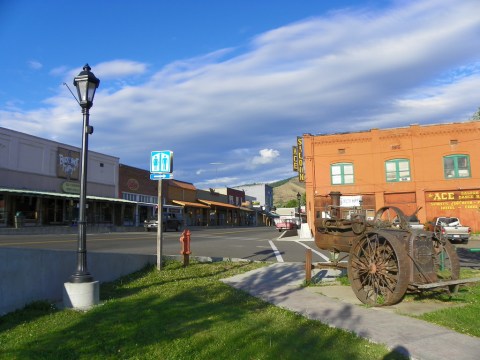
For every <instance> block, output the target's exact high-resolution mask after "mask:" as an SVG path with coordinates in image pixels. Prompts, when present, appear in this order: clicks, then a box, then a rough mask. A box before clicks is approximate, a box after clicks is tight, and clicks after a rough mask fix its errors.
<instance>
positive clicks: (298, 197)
mask: <svg viewBox="0 0 480 360" xmlns="http://www.w3.org/2000/svg"><path fill="white" fill-rule="evenodd" d="M300 200H302V195H300V193H297V201H298V218H299V220H300V226H302V214H301V213H302V207H301V206H300Z"/></svg>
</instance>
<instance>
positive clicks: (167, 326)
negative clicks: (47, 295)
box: [0, 262, 404, 360]
mask: <svg viewBox="0 0 480 360" xmlns="http://www.w3.org/2000/svg"><path fill="white" fill-rule="evenodd" d="M259 266H263V264H258V263H231V262H223V263H213V264H200V263H192V264H191V265H190V266H189V267H187V268H183V267H182V265H181V264H180V263H178V262H167V263H166V265H165V268H164V269H162V271H157V270H156V269H155V267H149V268H146V269H144V270H142V271H140V272H137V273H134V274H132V275H130V276H127V277H124V278H121V279H119V280H117V281H115V282H112V283H107V284H102V285H101V292H100V293H101V297H102V299H101V300H102V304H101V305H99V306H97V307H95V308H94V309H92V310H90V311H88V312H79V311H74V310H69V309H65V310H58V309H56V308H55V307H54V306H52V305H51V304H49V303H46V302H37V303H34V304H32V305H30V306H28V307H26V308H25V309H23V310H21V311H16V312H14V313H11V314H7V315H5V316H3V317H0V359H49V360H51V359H169V360H170V359H275V360H278V359H301V358H315V359H353V360H355V359H358V360H361V359H382V358H384V357H385V356H388V359H404V357H402V356H401V355H399V354H396V353H391V352H389V351H388V350H387V349H386V348H385V347H383V346H381V345H377V344H372V343H370V342H369V341H367V340H364V339H361V338H359V337H357V336H356V335H355V334H353V333H349V332H346V331H343V330H338V329H334V328H330V327H328V326H326V325H323V324H321V323H320V322H318V321H312V320H308V319H306V318H304V317H302V316H299V315H297V314H295V313H292V312H290V311H287V310H284V309H280V308H277V307H275V306H273V305H270V304H268V303H266V302H264V301H262V300H259V299H256V298H254V297H252V296H250V295H248V294H246V293H244V292H242V291H239V290H236V289H233V288H231V287H229V286H227V285H225V284H223V283H222V282H220V281H218V280H219V279H221V278H226V277H229V276H233V275H236V274H238V273H242V272H245V271H248V270H252V269H255V268H257V267H259Z"/></svg>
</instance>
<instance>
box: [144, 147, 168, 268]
mask: <svg viewBox="0 0 480 360" xmlns="http://www.w3.org/2000/svg"><path fill="white" fill-rule="evenodd" d="M172 172H173V151H170V150H163V151H152V152H151V153H150V180H158V207H157V209H158V210H157V224H158V226H157V269H158V270H161V269H162V266H163V264H162V255H163V197H162V190H163V182H162V180H163V179H173V174H172Z"/></svg>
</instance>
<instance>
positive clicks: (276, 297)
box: [222, 263, 480, 360]
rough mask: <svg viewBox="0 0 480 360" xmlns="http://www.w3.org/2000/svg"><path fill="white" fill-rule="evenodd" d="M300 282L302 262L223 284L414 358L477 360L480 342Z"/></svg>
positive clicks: (234, 279)
mask: <svg viewBox="0 0 480 360" xmlns="http://www.w3.org/2000/svg"><path fill="white" fill-rule="evenodd" d="M304 279H305V268H304V264H303V263H276V264H273V265H270V266H267V267H264V268H261V269H257V270H253V271H250V272H247V273H245V274H241V275H237V276H234V277H231V278H228V279H223V280H222V281H223V282H224V283H225V284H228V285H230V286H232V287H234V288H237V289H241V290H243V291H246V292H248V293H249V294H251V295H253V296H255V297H258V298H260V299H263V300H265V301H267V302H269V303H271V304H274V305H276V306H279V307H282V308H285V309H288V310H290V311H294V312H296V313H298V314H301V315H303V316H305V317H307V318H309V319H312V320H318V321H321V322H322V323H324V324H327V325H329V326H331V327H335V328H339V329H343V330H346V331H352V332H354V333H356V334H357V335H358V336H360V337H363V338H366V339H369V340H371V341H373V342H375V343H380V344H384V345H386V346H387V347H388V348H389V349H392V350H393V349H395V350H396V351H398V352H401V353H403V354H404V355H407V356H409V357H411V358H414V359H421V360H430V359H431V360H438V359H456V360H469V359H471V360H474V359H475V360H477V359H479V354H480V339H479V338H475V337H471V336H467V335H462V334H459V333H456V332H454V331H452V330H449V329H446V328H443V327H440V326H437V325H434V324H430V323H428V322H425V321H422V320H417V319H414V318H410V317H408V316H403V315H399V314H397V313H395V312H393V311H392V309H388V308H387V307H385V308H366V307H364V306H359V305H355V304H354V303H355V299H356V298H355V295H354V294H353V291H350V293H349V292H348V291H345V287H342V290H341V291H342V293H341V294H340V293H339V292H337V293H335V290H332V292H331V293H330V294H328V296H327V295H324V294H320V293H319V292H317V290H318V288H315V287H307V288H305V287H301V284H302V283H303V281H304ZM339 299H342V300H339ZM389 308H392V307H389Z"/></svg>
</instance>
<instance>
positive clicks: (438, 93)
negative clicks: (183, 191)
mask: <svg viewBox="0 0 480 360" xmlns="http://www.w3.org/2000/svg"><path fill="white" fill-rule="evenodd" d="M393 4H394V5H393V6H391V7H390V8H387V9H384V10H375V11H372V10H368V9H360V10H345V11H341V12H335V13H332V14H329V15H325V16H321V17H316V18H309V19H307V20H305V21H300V22H297V23H295V24H290V25H285V26H283V27H281V28H278V29H273V30H272V31H269V32H266V33H264V34H259V35H258V36H257V37H256V38H255V39H254V40H253V41H252V43H251V44H250V48H249V49H248V50H247V51H245V52H243V53H242V54H240V55H238V56H233V55H232V54H233V52H232V49H220V50H219V51H217V52H213V53H209V54H206V55H205V56H199V57H197V58H193V59H186V60H182V61H175V62H172V63H171V64H168V65H166V66H164V67H163V68H161V69H155V64H148V65H147V64H145V63H141V62H137V61H133V60H112V61H109V62H103V63H99V64H94V65H92V64H91V65H92V71H93V72H94V73H95V75H96V76H97V77H98V78H100V80H101V86H100V88H99V90H98V91H97V95H96V98H95V104H94V106H93V108H92V109H91V122H92V125H93V126H94V127H95V133H94V135H93V136H92V137H91V140H90V144H91V145H90V146H91V149H92V150H95V151H99V152H104V153H107V154H110V155H114V156H118V157H120V161H121V162H123V163H125V164H128V165H132V166H138V167H144V168H148V154H149V153H150V151H152V150H162V149H171V150H173V151H174V152H175V166H174V168H175V177H176V178H178V179H180V180H184V181H191V182H194V183H196V184H204V185H208V184H211V182H215V181H217V180H219V179H220V178H221V179H222V181H223V182H224V183H225V184H227V185H228V184H230V185H239V184H242V183H247V182H261V181H274V180H279V179H282V178H286V177H289V176H294V173H293V172H292V170H291V159H290V148H291V146H292V145H294V144H295V141H296V136H298V135H302V134H304V133H312V134H316V133H331V132H341V131H359V130H366V129H369V128H373V127H379V128H382V127H395V126H405V125H408V124H411V123H437V122H451V121H459V120H462V118H463V117H464V120H467V119H468V117H469V116H470V115H471V114H472V113H473V112H474V111H475V110H476V109H477V108H478V106H479V100H478V96H476V94H478V91H477V89H478V88H479V87H480V76H479V68H480V66H479V64H480V47H479V45H478V44H479V42H478V34H479V33H480V12H479V11H478V2H477V1H461V2H454V1H447V0H424V1H420V2H405V3H404V2H394V3H393ZM439 24H441V25H439ZM80 70H81V67H79V68H78V69H75V70H70V73H69V74H68V75H67V76H68V79H69V80H68V83H69V84H70V83H71V81H72V79H73V77H74V76H76V75H77V74H78V72H79V71H80ZM52 73H57V74H58V73H63V74H65V73H66V69H65V68H57V69H54V70H52ZM131 78H135V79H136V82H135V83H131V82H130V79H131ZM59 89H60V90H59V94H61V95H57V96H55V97H52V98H50V99H48V100H47V102H46V104H47V105H48V107H45V108H40V109H36V110H32V111H22V110H21V109H18V108H17V109H10V110H7V109H4V111H3V112H0V126H5V127H9V128H12V129H16V130H19V131H24V132H27V133H32V134H35V135H38V136H44V137H47V138H55V139H59V141H62V142H66V143H71V144H72V145H76V144H78V142H79V141H80V139H79V137H80V135H79V134H80V129H79V126H80V125H79V124H80V121H81V113H80V110H79V108H78V106H77V105H76V104H75V103H74V102H73V101H72V99H71V96H70V94H68V92H67V91H66V90H65V89H64V87H59ZM52 119H55V126H54V127H52V126H51V123H52ZM259 144H260V145H259ZM259 146H262V147H264V148H263V149H262V150H260V151H259V152H258V149H259ZM212 162H222V163H224V164H225V165H222V167H221V168H220V167H219V168H218V169H217V172H218V174H217V175H216V171H215V169H214V168H213V167H212V166H211V165H209V164H210V163H212ZM260 165H261V166H260ZM217 178H218V179H217ZM230 182H234V183H230Z"/></svg>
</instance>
